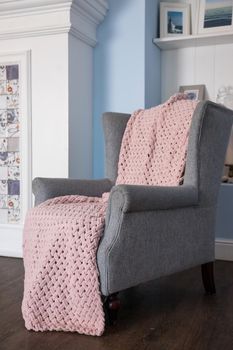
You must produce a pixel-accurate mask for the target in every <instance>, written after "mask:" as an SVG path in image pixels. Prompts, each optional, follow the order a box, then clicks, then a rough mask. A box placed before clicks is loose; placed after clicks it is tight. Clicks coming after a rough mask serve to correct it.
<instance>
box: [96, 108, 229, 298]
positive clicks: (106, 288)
mask: <svg viewBox="0 0 233 350" xmlns="http://www.w3.org/2000/svg"><path fill="white" fill-rule="evenodd" d="M232 121H233V112H232V111H230V110H228V109H226V108H224V107H221V106H219V105H216V104H214V103H212V102H209V101H207V102H201V103H199V104H198V106H197V109H196V111H195V113H194V116H193V120H192V125H191V130H190V137H189V145H188V154H187V162H186V170H185V178H184V184H183V185H182V186H180V187H179V188H177V189H173V188H166V187H162V188H158V187H148V188H147V186H129V185H126V186H125V185H124V186H122V185H118V186H114V187H113V188H112V191H111V194H110V199H109V205H108V210H107V218H106V226H105V232H104V236H103V238H102V241H101V243H100V246H99V249H98V253H97V261H98V267H99V271H100V282H101V291H102V293H103V294H104V295H109V294H111V293H114V292H116V291H119V290H122V289H126V288H129V287H132V286H134V285H137V284H138V283H141V282H143V281H148V280H150V279H154V278H157V277H160V276H163V275H167V274H170V273H173V272H177V271H181V270H184V269H187V268H189V267H191V266H195V265H199V264H203V263H206V262H208V261H213V260H214V241H215V237H214V231H215V215H216V203H217V195H218V190H219V186H220V178H221V173H222V168H223V163H224V157H225V152H226V146H227V143H228V138H229V135H230V130H231V126H232ZM115 133H117V129H116V130H115ZM121 134H122V129H121V130H120V135H119V139H121ZM117 157H119V155H117ZM115 172H116V169H115V170H114V173H115ZM136 188H137V190H136ZM136 192H137V193H136ZM178 193H181V196H182V198H178V197H179V195H178ZM140 202H141V203H140Z"/></svg>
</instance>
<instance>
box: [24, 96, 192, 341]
mask: <svg viewBox="0 0 233 350" xmlns="http://www.w3.org/2000/svg"><path fill="white" fill-rule="evenodd" d="M196 104H197V102H194V101H190V100H186V97H185V96H184V95H176V96H174V97H172V98H171V99H170V100H168V101H167V102H166V103H165V104H163V105H160V106H158V107H155V108H151V109H149V110H143V111H142V110H140V111H137V112H135V113H134V114H133V115H132V117H131V118H130V120H129V122H128V124H127V128H126V131H125V134H124V137H123V141H122V146H121V152H120V158H119V165H118V178H117V184H142V185H161V186H167V185H179V183H180V181H181V178H182V174H183V171H184V166H185V158H186V150H187V141H188V134H189V128H190V122H191V119H192V115H193V111H194V109H195V107H196ZM107 198H108V196H107V195H104V196H103V197H102V198H97V197H85V196H76V195H75V196H64V197H58V198H53V199H50V200H48V201H46V202H44V203H42V204H41V205H39V206H37V207H35V208H33V209H31V210H30V211H29V212H28V214H27V217H26V221H25V227H24V246H23V248H24V249H23V251H24V266H25V282H24V298H23V303H22V312H23V317H24V320H25V326H26V328H27V329H29V330H35V331H47V330H50V331H52V330H56V331H60V330H63V331H73V332H79V333H83V334H89V335H101V334H102V333H103V331H104V327H105V319H104V312H103V306H102V300H101V295H100V288H99V279H98V269H97V263H96V252H97V248H98V243H99V239H100V237H101V234H102V232H103V228H104V221H105V219H104V218H105V212H106V207H107Z"/></svg>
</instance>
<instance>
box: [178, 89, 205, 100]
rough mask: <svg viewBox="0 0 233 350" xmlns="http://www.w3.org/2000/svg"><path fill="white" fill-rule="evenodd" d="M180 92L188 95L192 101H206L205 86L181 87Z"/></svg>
mask: <svg viewBox="0 0 233 350" xmlns="http://www.w3.org/2000/svg"><path fill="white" fill-rule="evenodd" d="M179 92H182V93H184V94H187V95H188V97H189V99H190V100H194V101H197V100H198V101H203V100H204V99H205V85H184V86H180V89H179Z"/></svg>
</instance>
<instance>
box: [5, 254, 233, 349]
mask: <svg viewBox="0 0 233 350" xmlns="http://www.w3.org/2000/svg"><path fill="white" fill-rule="evenodd" d="M216 285H217V295H216V296H212V297H207V296H204V293H203V287H202V284H201V274H200V269H199V268H195V269H192V270H189V271H186V272H182V273H179V274H176V275H173V276H170V277H167V278H163V279H160V280H157V281H153V282H150V283H147V284H144V285H142V286H140V287H136V288H132V289H131V290H128V291H126V292H124V293H121V299H122V304H123V305H122V306H123V307H122V311H121V312H120V317H119V323H118V325H117V326H115V327H113V328H107V329H106V332H105V334H104V335H103V336H102V337H99V338H98V337H90V336H83V335H78V334H71V333H62V332H51V333H34V332H28V331H27V330H25V328H24V323H23V320H22V317H21V310H20V308H21V300H22V293H23V266H22V260H21V259H11V258H0V349H1V350H16V349H17V350H26V349H27V350H39V349H40V350H66V349H67V350H103V349H104V350H118V349H119V350H232V349H233V263H231V262H217V263H216Z"/></svg>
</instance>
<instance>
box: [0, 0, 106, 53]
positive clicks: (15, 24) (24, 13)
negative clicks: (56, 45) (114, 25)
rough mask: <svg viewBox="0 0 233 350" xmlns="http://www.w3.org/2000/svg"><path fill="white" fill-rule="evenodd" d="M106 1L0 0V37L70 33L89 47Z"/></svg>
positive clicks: (103, 14) (10, 37)
mask: <svg viewBox="0 0 233 350" xmlns="http://www.w3.org/2000/svg"><path fill="white" fill-rule="evenodd" d="M107 10H108V3H107V1H106V0H0V40H8V39H15V38H20V37H22V38H25V37H34V36H44V35H55V34H63V33H70V34H71V35H73V36H75V37H76V38H78V39H80V40H82V41H84V42H85V43H87V44H88V45H90V46H95V44H96V42H97V41H96V30H97V26H98V25H99V24H100V23H101V22H102V21H103V19H104V17H105V15H106V13H107Z"/></svg>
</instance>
